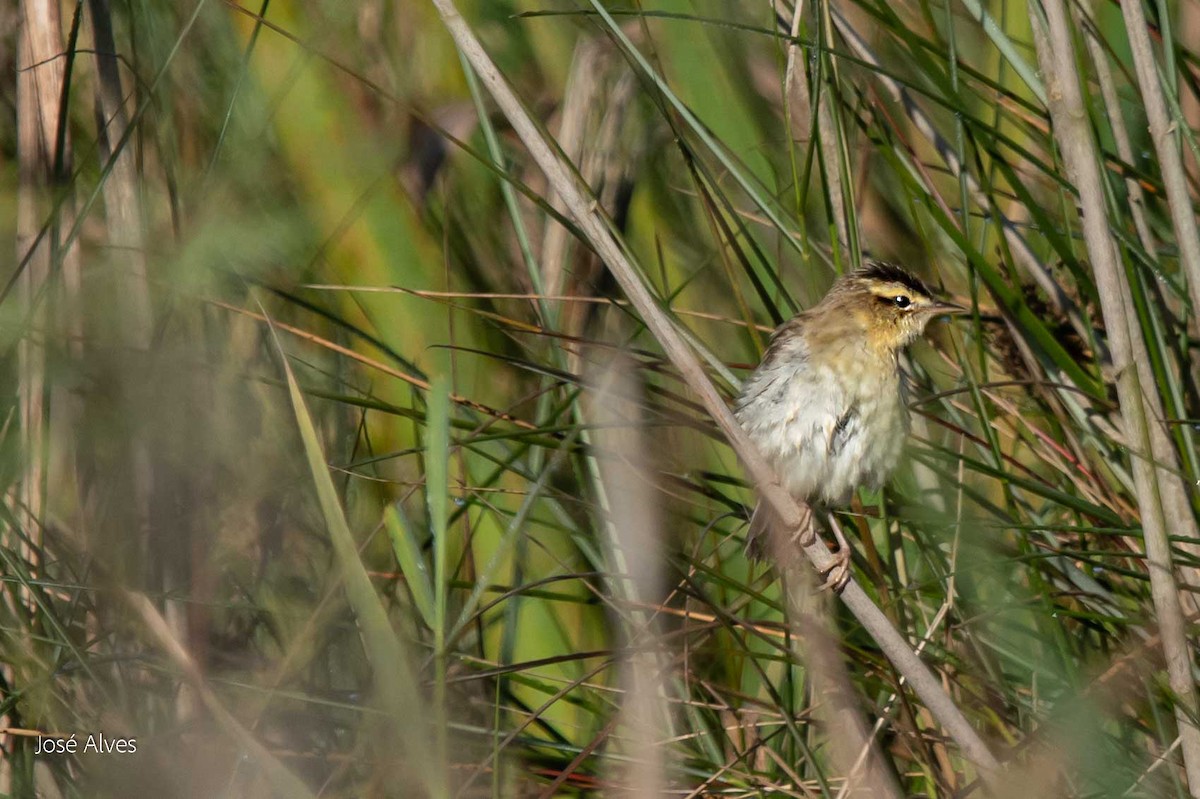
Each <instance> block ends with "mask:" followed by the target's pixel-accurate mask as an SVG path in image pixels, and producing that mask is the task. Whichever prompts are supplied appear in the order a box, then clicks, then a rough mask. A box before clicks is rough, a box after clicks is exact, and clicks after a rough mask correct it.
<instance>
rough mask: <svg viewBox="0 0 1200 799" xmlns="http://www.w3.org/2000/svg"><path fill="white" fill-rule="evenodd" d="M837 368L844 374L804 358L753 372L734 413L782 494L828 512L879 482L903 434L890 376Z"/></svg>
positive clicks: (857, 366) (853, 364) (855, 362)
mask: <svg viewBox="0 0 1200 799" xmlns="http://www.w3.org/2000/svg"><path fill="white" fill-rule="evenodd" d="M839 362H840V363H841V364H843V365H844V367H845V368H843V369H842V370H840V371H838V372H835V371H833V370H831V369H829V368H827V367H824V366H820V365H816V364H812V363H811V362H810V361H809V360H808V359H807V358H796V359H789V360H787V361H785V362H780V363H778V364H775V365H772V366H773V368H767V369H763V368H760V370H759V371H757V372H755V374H754V375H752V376H751V379H750V380H748V381H747V385H746V387H745V390H744V391H743V395H742V398H741V399H740V400H739V403H738V407H737V411H738V418H739V419H740V420H741V422H742V425H743V426H744V427H745V428H746V431H747V432H748V433H749V435H750V437H751V438H752V439H753V440H754V442H755V443H756V444H757V445H758V447H759V449H760V450H761V451H762V453H763V455H764V456H766V457H767V459H768V460H770V461H771V462H772V464H773V465H774V466H775V468H776V470H777V472H778V473H779V476H780V478H781V479H782V480H783V481H784V484H785V486H786V487H787V488H788V490H789V491H791V492H792V493H793V494H794V495H796V496H797V497H800V498H802V499H806V500H809V501H820V502H823V503H826V504H831V505H841V504H844V503H846V502H848V501H849V499H850V497H851V495H852V494H853V492H854V490H855V489H856V488H858V487H860V486H868V487H871V488H875V487H878V486H879V485H881V484H882V483H883V482H884V481H885V480H886V479H887V477H888V475H889V474H890V473H891V471H892V470H893V469H894V468H895V466H896V463H897V461H898V460H899V458H900V452H901V449H902V447H903V444H904V435H905V429H906V424H905V420H904V413H905V411H904V408H903V405H902V403H901V399H900V387H899V376H898V373H897V372H896V370H895V368H894V367H893V368H889V369H880V368H879V364H874V365H872V366H873V368H870V369H866V368H864V367H865V364H864V363H863V359H858V358H856V359H851V360H849V361H847V360H845V359H842V360H840V361H839ZM860 370H861V371H860ZM856 372H857V373H856ZM864 378H866V379H864Z"/></svg>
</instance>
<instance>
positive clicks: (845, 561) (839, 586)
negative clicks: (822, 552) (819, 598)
mask: <svg viewBox="0 0 1200 799" xmlns="http://www.w3.org/2000/svg"><path fill="white" fill-rule="evenodd" d="M831 554H832V555H833V562H832V563H830V564H829V565H828V566H826V567H825V568H823V569H821V573H822V574H824V575H825V582H823V583H821V587H820V588H819V589H817V590H819V591H824V590H825V589H827V588H828V589H829V590H831V591H833V593H835V594H840V593H842V591H843V590H844V589H845V588H846V583H848V582H850V548H849V547H844V546H839V547H838V548H837V549H835V550H834V551H833V552H832V553H831Z"/></svg>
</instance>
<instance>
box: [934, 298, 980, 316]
mask: <svg viewBox="0 0 1200 799" xmlns="http://www.w3.org/2000/svg"><path fill="white" fill-rule="evenodd" d="M926 311H927V312H928V313H929V315H930V316H959V315H961V314H965V313H970V312H971V311H970V310H969V309H967V308H964V307H962V306H961V305H955V304H954V303H952V302H944V301H942V300H935V301H934V302H933V303H932V304H931V305H928V306H926Z"/></svg>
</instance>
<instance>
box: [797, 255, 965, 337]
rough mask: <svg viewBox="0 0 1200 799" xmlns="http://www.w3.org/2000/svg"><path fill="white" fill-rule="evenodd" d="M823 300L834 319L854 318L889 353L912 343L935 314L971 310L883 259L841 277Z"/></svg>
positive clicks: (825, 307)
mask: <svg viewBox="0 0 1200 799" xmlns="http://www.w3.org/2000/svg"><path fill="white" fill-rule="evenodd" d="M820 305H821V308H820V310H821V312H822V313H823V314H829V315H830V316H831V318H837V317H839V316H841V317H842V318H843V319H845V317H847V316H848V317H850V318H852V319H853V320H854V322H855V323H857V325H856V326H860V327H861V329H862V330H864V331H865V332H866V334H867V337H868V339H869V340H870V341H871V343H872V345H873V346H875V347H876V348H878V349H879V350H881V351H885V352H897V351H899V350H900V349H902V348H904V347H906V346H907V345H909V344H911V343H912V342H913V340H915V339H916V338H917V337H918V336H920V335H921V333H922V332H923V331H924V330H925V325H927V324H929V321H930V320H931V319H933V318H934V317H937V316H942V315H948V314H961V313H966V309H965V308H963V307H961V306H959V305H955V304H954V303H950V302H945V301H944V300H940V299H938V298H936V297H935V296H934V294H933V292H931V291H930V290H929V288H928V287H927V286H926V285H925V284H924V283H922V282H921V281H920V280H919V279H918V278H917V277H915V276H914V275H912V274H910V273H909V272H907V271H905V270H904V269H901V268H900V267H898V266H895V265H893V264H888V263H883V262H881V261H868V262H867V263H866V264H865V265H864V266H863V267H861V268H860V269H856V270H855V271H853V272H851V273H849V274H847V275H845V276H843V277H842V278H840V279H839V280H838V281H837V283H835V284H834V285H833V288H831V289H830V290H829V293H828V294H827V295H825V299H824V300H822V301H821V304H820ZM847 321H848V320H847Z"/></svg>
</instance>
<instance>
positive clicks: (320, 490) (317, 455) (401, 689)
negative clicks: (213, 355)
mask: <svg viewBox="0 0 1200 799" xmlns="http://www.w3.org/2000/svg"><path fill="white" fill-rule="evenodd" d="M264 315H265V311H264ZM268 324H272V323H271V322H270V320H269V318H268ZM271 334H272V336H275V329H274V325H273V324H272V327H271ZM275 346H276V348H277V349H278V350H279V353H280V356H281V359H282V364H283V370H284V373H285V374H286V376H287V384H288V395H289V396H290V397H291V400H292V407H293V409H294V410H295V415H296V426H297V427H298V428H299V432H300V439H301V441H302V442H303V444H304V454H305V459H306V460H307V462H308V467H309V471H310V472H311V473H312V476H313V483H314V484H315V486H316V489H317V499H318V501H319V502H320V505H321V513H322V515H323V516H324V518H325V524H326V526H327V528H328V530H329V540H330V544H331V545H332V546H333V551H334V555H335V556H336V558H337V562H338V566H339V567H340V569H341V572H342V580H343V582H344V583H345V586H346V598H347V600H348V601H349V603H350V607H351V608H353V610H354V615H355V617H356V618H357V619H358V623H359V627H360V630H361V634H362V640H363V647H364V648H365V649H366V651H367V657H368V659H369V660H370V662H371V664H372V672H373V676H374V686H375V690H376V691H377V692H378V694H379V698H380V700H381V701H382V703H383V706H384V709H385V710H386V711H387V713H388V715H389V716H390V717H391V719H392V721H393V722H394V723H395V724H396V725H397V728H398V732H399V733H400V735H401V736H402V737H403V739H404V743H405V747H406V749H407V750H408V753H409V755H410V757H409V761H410V762H411V763H414V764H427V763H429V762H430V760H429V757H430V754H429V752H428V748H427V746H426V743H425V738H424V735H423V734H422V732H421V730H420V729H419V728H418V727H417V726H416V725H415V724H413V723H411V721H412V720H413V719H418V718H420V717H421V715H422V714H421V713H420V710H419V708H420V704H421V702H420V698H419V696H418V694H417V692H416V682H415V676H414V675H413V673H412V671H411V668H410V667H409V662H408V657H407V655H406V653H405V652H404V647H403V646H402V645H401V643H400V640H399V638H397V636H396V633H395V631H394V630H393V629H392V625H391V623H390V622H389V621H388V617H387V611H386V610H385V609H384V607H383V603H382V602H381V601H380V599H379V595H378V594H377V593H376V592H375V588H374V586H372V585H371V578H370V577H368V576H367V570H366V568H365V567H364V566H363V563H362V560H361V559H360V558H359V556H358V546H357V544H356V543H355V541H354V536H353V535H352V534H351V533H350V527H349V525H348V524H347V523H346V517H345V514H344V513H343V512H342V506H341V503H340V501H339V500H338V496H337V490H336V489H335V488H334V485H333V478H332V477H330V475H329V467H328V466H327V465H326V463H325V455H324V453H323V452H322V449H321V442H320V439H319V438H318V437H317V430H316V427H315V426H314V425H313V421H312V417H311V416H310V415H309V413H308V408H307V406H306V405H305V404H304V395H303V394H302V393H301V391H300V386H299V384H298V383H297V382H296V376H295V375H294V374H293V373H292V369H291V366H290V364H289V363H288V360H287V354H286V353H285V352H284V350H283V347H282V346H281V345H280V342H279V340H278V338H276V339H275ZM412 773H421V774H422V775H423V777H424V780H425V787H426V793H427V794H429V795H431V796H437V797H442V796H446V795H447V793H446V789H445V787H444V774H443V772H442V771H441V770H440V769H413V770H412Z"/></svg>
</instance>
